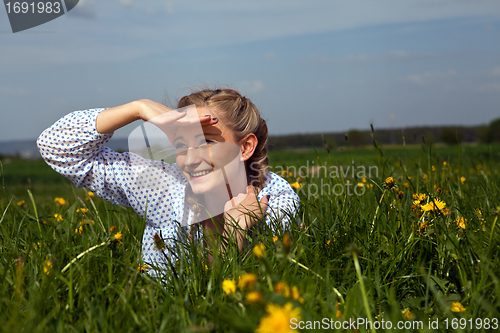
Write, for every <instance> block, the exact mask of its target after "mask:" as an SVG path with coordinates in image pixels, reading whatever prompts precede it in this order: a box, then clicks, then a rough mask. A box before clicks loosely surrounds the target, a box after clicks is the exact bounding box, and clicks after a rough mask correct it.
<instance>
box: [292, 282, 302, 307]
mask: <svg viewBox="0 0 500 333" xmlns="http://www.w3.org/2000/svg"><path fill="white" fill-rule="evenodd" d="M291 292H292V298H293V299H294V300H296V301H297V302H299V303H304V299H303V298H302V297H301V296H300V293H299V288H297V287H296V286H292V289H291Z"/></svg>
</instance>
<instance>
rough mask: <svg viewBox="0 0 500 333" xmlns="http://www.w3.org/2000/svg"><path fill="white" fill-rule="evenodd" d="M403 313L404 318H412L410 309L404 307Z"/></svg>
mask: <svg viewBox="0 0 500 333" xmlns="http://www.w3.org/2000/svg"><path fill="white" fill-rule="evenodd" d="M403 315H404V316H405V318H406V319H408V320H412V319H413V313H412V312H411V311H410V309H405V310H404V311H403Z"/></svg>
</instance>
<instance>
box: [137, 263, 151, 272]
mask: <svg viewBox="0 0 500 333" xmlns="http://www.w3.org/2000/svg"><path fill="white" fill-rule="evenodd" d="M148 270H149V268H148V265H147V264H142V265H139V267H137V271H138V272H139V273H145V272H146V271H148Z"/></svg>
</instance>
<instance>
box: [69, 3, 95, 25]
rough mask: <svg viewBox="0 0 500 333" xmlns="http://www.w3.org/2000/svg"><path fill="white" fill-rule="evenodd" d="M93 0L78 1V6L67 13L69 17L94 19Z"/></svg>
mask: <svg viewBox="0 0 500 333" xmlns="http://www.w3.org/2000/svg"><path fill="white" fill-rule="evenodd" d="M95 7H96V5H95V0H80V1H79V2H78V4H77V5H76V6H75V7H74V8H73V9H72V10H70V11H69V12H68V14H67V15H68V16H69V17H72V16H73V17H79V18H84V19H91V20H92V19H95V18H96V8H95Z"/></svg>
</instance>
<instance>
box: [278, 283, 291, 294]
mask: <svg viewBox="0 0 500 333" xmlns="http://www.w3.org/2000/svg"><path fill="white" fill-rule="evenodd" d="M274 292H275V293H277V294H283V296H285V297H290V287H288V285H287V284H286V283H285V282H278V283H276V285H275V286H274Z"/></svg>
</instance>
